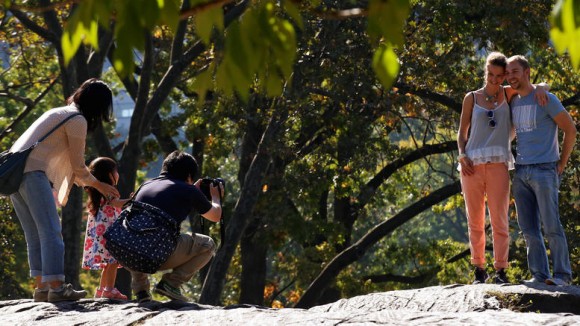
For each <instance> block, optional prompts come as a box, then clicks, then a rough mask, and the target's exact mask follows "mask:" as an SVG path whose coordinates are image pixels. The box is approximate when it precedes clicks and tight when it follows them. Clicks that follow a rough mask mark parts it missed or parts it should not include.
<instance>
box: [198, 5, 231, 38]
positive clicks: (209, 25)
mask: <svg viewBox="0 0 580 326" xmlns="http://www.w3.org/2000/svg"><path fill="white" fill-rule="evenodd" d="M214 26H215V27H217V28H218V29H219V30H223V28H224V15H223V11H222V8H221V7H217V6H216V7H212V8H211V9H209V10H206V11H204V12H201V13H199V14H198V15H197V16H195V30H196V33H197V35H198V36H199V37H200V38H201V40H202V41H203V42H204V43H205V44H209V42H210V39H211V32H212V31H213V28H214Z"/></svg>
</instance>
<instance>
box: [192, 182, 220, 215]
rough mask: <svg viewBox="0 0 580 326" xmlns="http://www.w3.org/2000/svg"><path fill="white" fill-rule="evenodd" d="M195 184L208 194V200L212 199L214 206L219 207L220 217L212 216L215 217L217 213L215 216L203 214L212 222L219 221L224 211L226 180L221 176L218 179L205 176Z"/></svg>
mask: <svg viewBox="0 0 580 326" xmlns="http://www.w3.org/2000/svg"><path fill="white" fill-rule="evenodd" d="M195 186H196V187H198V188H199V189H200V190H201V192H203V194H204V195H205V196H206V198H207V199H208V200H211V203H212V206H214V207H215V208H217V209H219V217H217V218H212V217H215V215H213V216H206V215H203V216H204V217H206V218H207V219H209V220H210V221H212V222H219V221H220V219H221V212H222V208H221V202H222V199H223V197H224V186H225V181H224V180H223V179H221V178H216V179H212V178H203V179H199V180H197V181H196V182H195Z"/></svg>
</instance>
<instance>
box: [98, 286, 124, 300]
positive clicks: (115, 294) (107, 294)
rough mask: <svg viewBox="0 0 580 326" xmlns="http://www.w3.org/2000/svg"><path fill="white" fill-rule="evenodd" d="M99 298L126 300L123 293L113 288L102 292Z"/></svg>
mask: <svg viewBox="0 0 580 326" xmlns="http://www.w3.org/2000/svg"><path fill="white" fill-rule="evenodd" d="M101 298H108V299H117V300H127V296H126V295H124V294H123V293H121V292H119V290H117V288H113V289H112V290H104V291H103V292H102V296H101Z"/></svg>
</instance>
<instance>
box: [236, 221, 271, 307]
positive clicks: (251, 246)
mask: <svg viewBox="0 0 580 326" xmlns="http://www.w3.org/2000/svg"><path fill="white" fill-rule="evenodd" d="M262 224H263V221H262V219H261V218H260V217H254V218H253V220H252V221H251V222H250V223H249V225H248V227H247V228H246V231H245V232H244V237H243V238H242V241H241V243H240V245H241V252H242V277H241V284H240V288H241V291H240V299H239V303H247V304H254V305H260V306H261V305H263V304H264V287H265V286H266V267H267V266H266V254H267V253H268V243H267V242H266V241H264V239H263V237H262V236H261V235H262V232H261V229H262Z"/></svg>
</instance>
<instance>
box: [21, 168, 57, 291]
mask: <svg viewBox="0 0 580 326" xmlns="http://www.w3.org/2000/svg"><path fill="white" fill-rule="evenodd" d="M10 199H11V200H12V204H13V205H14V210H15V211H16V215H17V216H18V220H19V221H20V224H21V225H22V229H23V230H24V236H25V238H26V245H27V249H28V265H29V266H30V276H32V277H36V276H42V282H50V281H64V242H63V239H62V233H61V230H62V227H61V225H60V218H59V216H58V212H57V210H56V204H55V202H54V196H53V194H52V188H51V186H50V182H49V181H48V178H47V177H46V174H44V172H42V171H32V172H27V173H25V174H24V177H23V178H22V184H20V188H19V189H18V192H17V193H14V194H12V195H10Z"/></svg>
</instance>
